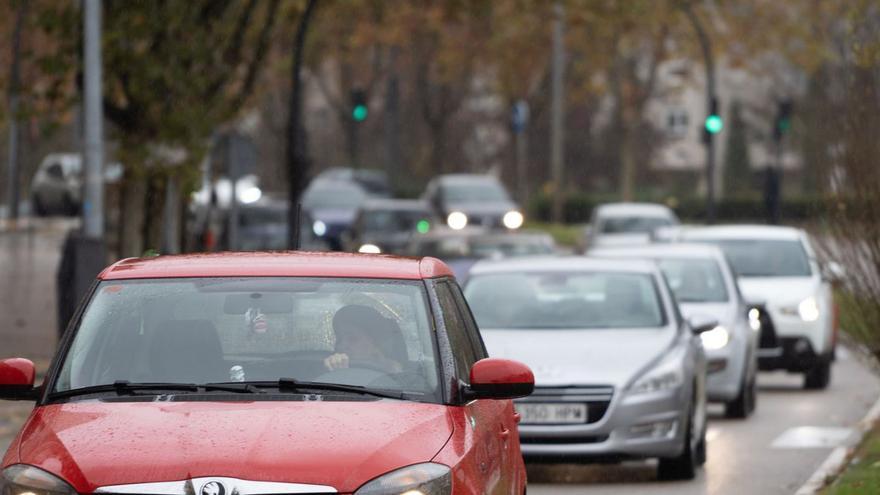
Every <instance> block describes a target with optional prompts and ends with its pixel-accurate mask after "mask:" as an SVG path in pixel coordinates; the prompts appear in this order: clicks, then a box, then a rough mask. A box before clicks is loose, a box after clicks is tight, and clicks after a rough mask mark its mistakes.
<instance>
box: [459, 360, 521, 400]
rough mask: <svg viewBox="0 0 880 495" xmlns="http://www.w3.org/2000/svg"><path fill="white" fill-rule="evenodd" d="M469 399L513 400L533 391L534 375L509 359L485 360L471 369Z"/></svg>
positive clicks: (478, 362)
mask: <svg viewBox="0 0 880 495" xmlns="http://www.w3.org/2000/svg"><path fill="white" fill-rule="evenodd" d="M470 378H471V385H470V389H469V392H470V394H469V395H470V397H471V398H474V399H515V398H517V397H525V396H527V395H529V394H531V393H532V391H533V390H534V389H535V375H534V374H532V370H530V369H529V367H528V366H526V365H524V364H522V363H520V362H518V361H511V360H510V359H500V358H486V359H481V360H479V361H477V362H476V363H474V366H473V367H472V368H471V377H470Z"/></svg>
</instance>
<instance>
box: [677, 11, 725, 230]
mask: <svg viewBox="0 0 880 495" xmlns="http://www.w3.org/2000/svg"><path fill="white" fill-rule="evenodd" d="M682 9H683V10H684V13H685V15H687V18H688V20H689V21H690V23H691V25H692V26H693V27H694V31H696V33H697V40H698V41H699V43H700V49H701V50H702V52H703V64H704V65H705V66H706V110H707V111H706V115H709V114H710V112H712V107H713V102H715V101H717V100H716V96H715V60H714V59H713V57H712V43H711V40H710V39H709V36H708V34H706V30H705V29H703V25H702V24H701V23H700V19H699V17H697V15H696V13H694V11H693V9H692V8H691V4H690V3H689V2H684V3H683V4H682ZM703 133H704V134H703V135H704V144H705V145H706V222H708V223H710V224H712V223H715V134H714V133H712V132H709V131H707V130H706V129H705V128H704V129H703Z"/></svg>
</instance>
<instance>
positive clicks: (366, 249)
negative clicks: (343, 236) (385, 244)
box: [358, 244, 382, 254]
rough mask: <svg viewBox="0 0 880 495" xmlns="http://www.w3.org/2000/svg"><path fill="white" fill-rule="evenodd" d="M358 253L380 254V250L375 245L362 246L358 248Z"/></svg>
mask: <svg viewBox="0 0 880 495" xmlns="http://www.w3.org/2000/svg"><path fill="white" fill-rule="evenodd" d="M358 252H359V253H366V254H380V253H382V248H380V247H379V246H377V245H375V244H364V245H362V246H361V247H359V248H358Z"/></svg>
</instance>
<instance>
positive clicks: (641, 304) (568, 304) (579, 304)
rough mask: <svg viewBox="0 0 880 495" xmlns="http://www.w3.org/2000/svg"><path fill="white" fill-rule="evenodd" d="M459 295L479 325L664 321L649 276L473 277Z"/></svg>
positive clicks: (626, 324) (545, 326)
mask: <svg viewBox="0 0 880 495" xmlns="http://www.w3.org/2000/svg"><path fill="white" fill-rule="evenodd" d="M465 296H466V297H467V299H468V303H469V304H470V306H471V309H472V310H473V312H474V316H475V317H476V319H477V323H478V324H479V326H480V328H482V329H492V328H495V329H500V328H503V329H559V328H564V329H588V328H645V327H662V326H664V325H665V324H666V316H665V313H664V311H663V307H662V304H661V302H660V297H659V294H658V292H657V285H656V284H655V283H654V279H653V277H652V276H651V275H649V274H634V273H617V272H591V273H561V272H552V273H540V272H534V273H532V272H529V273H503V274H484V275H478V274H475V275H473V276H472V277H471V278H470V279H469V281H468V284H467V287H466V288H465Z"/></svg>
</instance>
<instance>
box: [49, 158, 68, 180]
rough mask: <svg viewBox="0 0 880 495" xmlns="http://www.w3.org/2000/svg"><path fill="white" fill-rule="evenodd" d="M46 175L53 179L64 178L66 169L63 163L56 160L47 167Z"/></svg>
mask: <svg viewBox="0 0 880 495" xmlns="http://www.w3.org/2000/svg"><path fill="white" fill-rule="evenodd" d="M46 175H48V176H49V177H51V178H53V179H63V178H64V170H63V169H62V168H61V164H60V163H57V162H56V163H53V164H51V165H49V166H48V167H47V168H46Z"/></svg>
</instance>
